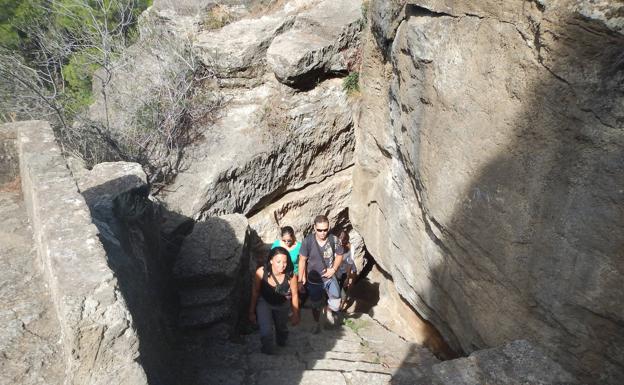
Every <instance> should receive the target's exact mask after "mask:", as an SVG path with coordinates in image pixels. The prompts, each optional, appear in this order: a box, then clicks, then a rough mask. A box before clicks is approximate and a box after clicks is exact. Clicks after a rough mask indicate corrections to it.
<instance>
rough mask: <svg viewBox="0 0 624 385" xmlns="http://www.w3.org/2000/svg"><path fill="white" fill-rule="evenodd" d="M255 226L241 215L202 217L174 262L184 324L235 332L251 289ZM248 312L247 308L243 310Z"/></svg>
mask: <svg viewBox="0 0 624 385" xmlns="http://www.w3.org/2000/svg"><path fill="white" fill-rule="evenodd" d="M248 246H249V226H248V224H247V218H245V217H244V216H243V215H240V214H229V215H223V216H220V217H211V218H208V219H206V220H205V221H201V222H197V223H196V224H195V226H194V228H193V231H192V232H191V233H190V234H189V235H188V236H187V237H186V238H185V239H184V242H183V244H182V248H181V249H180V253H179V255H178V257H177V259H176V261H175V264H174V266H173V277H174V279H175V281H176V286H177V289H178V295H179V300H180V313H179V316H178V325H179V326H181V327H184V328H200V327H201V328H206V327H214V326H215V324H218V323H221V324H222V325H225V326H226V327H225V328H221V329H219V328H217V330H222V331H223V332H224V333H225V335H226V336H227V334H229V333H231V332H233V331H234V327H235V326H236V323H237V322H238V320H239V316H240V314H241V311H242V310H243V309H244V307H245V305H246V304H245V300H244V299H245V298H247V293H249V290H250V286H249V247H248ZM243 314H244V313H243Z"/></svg>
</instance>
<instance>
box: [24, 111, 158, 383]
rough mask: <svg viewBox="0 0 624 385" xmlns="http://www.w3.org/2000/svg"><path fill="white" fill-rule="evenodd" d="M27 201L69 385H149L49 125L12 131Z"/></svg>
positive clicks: (117, 295) (104, 261)
mask: <svg viewBox="0 0 624 385" xmlns="http://www.w3.org/2000/svg"><path fill="white" fill-rule="evenodd" d="M12 127H14V128H15V129H16V130H17V133H18V135H17V148H18V154H19V159H20V174H21V178H22V189H23V192H24V199H25V202H26V205H27V207H28V213H29V217H30V220H31V224H32V228H33V233H34V237H35V244H36V248H37V252H38V255H39V257H40V259H41V263H42V264H43V266H44V270H45V274H46V277H47V279H48V281H49V282H48V283H49V286H50V291H51V293H52V298H53V300H54V304H55V307H56V311H57V315H58V319H59V322H60V325H61V329H62V330H61V332H62V343H63V346H64V349H65V359H66V367H67V373H66V383H67V384H93V385H96V384H97V385H104V384H106V385H112V384H132V385H138V384H146V383H147V379H146V376H145V373H144V371H143V368H142V367H141V365H140V364H139V363H138V362H137V359H138V347H139V341H138V338H137V335H136V332H135V329H134V326H133V320H132V317H131V315H130V313H129V311H128V309H127V306H126V303H125V301H124V299H123V298H122V295H121V293H120V291H119V288H118V283H117V279H116V278H115V276H114V274H113V272H112V271H111V269H110V268H109V266H108V263H107V256H106V253H105V251H104V248H103V247H102V244H101V243H100V240H99V238H98V231H97V229H96V227H95V226H94V225H93V224H92V222H91V216H90V213H89V209H88V208H87V205H86V204H85V200H84V198H83V197H82V196H81V195H80V193H79V192H78V188H77V186H76V183H75V181H74V180H73V179H72V176H71V174H70V172H69V170H68V168H67V164H66V162H65V159H64V158H63V156H62V155H61V152H60V150H59V148H58V147H57V145H56V143H55V140H54V136H53V133H52V130H51V128H50V126H49V124H48V123H46V122H43V121H30V122H21V123H15V124H12Z"/></svg>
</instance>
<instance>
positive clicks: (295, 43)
mask: <svg viewBox="0 0 624 385" xmlns="http://www.w3.org/2000/svg"><path fill="white" fill-rule="evenodd" d="M361 25H362V11H361V2H360V1H329V0H328V1H322V2H321V3H319V4H318V5H317V6H316V7H314V8H312V9H311V10H309V11H304V12H301V13H299V14H298V15H297V17H296V19H295V21H294V24H293V27H292V28H291V29H290V30H289V31H287V32H285V33H283V34H281V35H279V36H277V37H276V38H275V39H274V40H273V42H272V43H271V46H270V47H269V49H268V51H267V62H268V64H269V66H270V67H271V70H273V73H275V77H276V78H277V79H278V80H279V81H280V82H282V83H284V84H289V85H295V86H300V87H309V86H311V85H312V82H314V81H317V80H318V79H319V77H322V76H326V74H328V73H332V72H346V71H348V70H349V69H350V68H349V62H351V64H353V62H354V61H355V56H356V54H357V49H358V44H357V38H358V34H359V32H360V27H361Z"/></svg>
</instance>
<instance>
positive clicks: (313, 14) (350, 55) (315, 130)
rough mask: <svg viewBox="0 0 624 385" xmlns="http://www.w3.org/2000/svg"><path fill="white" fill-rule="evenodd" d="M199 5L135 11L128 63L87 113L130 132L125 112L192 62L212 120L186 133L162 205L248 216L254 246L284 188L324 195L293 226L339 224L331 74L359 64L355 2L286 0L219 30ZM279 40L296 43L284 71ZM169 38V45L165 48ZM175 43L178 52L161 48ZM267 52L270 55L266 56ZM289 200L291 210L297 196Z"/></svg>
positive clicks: (347, 128)
mask: <svg viewBox="0 0 624 385" xmlns="http://www.w3.org/2000/svg"><path fill="white" fill-rule="evenodd" d="M209 3H210V2H206V3H205V4H204V2H198V1H188V2H186V1H185V2H180V4H177V3H176V4H173V2H167V1H158V2H156V3H155V4H154V7H153V8H151V9H150V10H149V11H147V12H146V13H144V14H143V16H142V18H141V31H142V33H141V39H140V44H138V45H137V46H133V47H132V48H131V49H130V51H129V53H128V55H126V57H125V58H124V59H125V60H126V61H127V63H128V65H126V66H123V67H120V69H119V70H118V72H116V73H114V74H113V78H112V80H111V82H110V84H109V85H108V87H109V89H110V93H111V95H110V97H109V98H108V104H109V106H108V107H109V109H108V110H107V109H106V108H105V107H106V106H105V103H104V100H103V98H100V97H98V100H97V101H96V103H95V104H94V106H93V107H92V108H91V118H92V119H93V120H96V121H100V122H109V123H110V125H111V126H112V127H113V130H114V131H115V132H118V133H119V135H118V136H117V137H119V138H123V137H124V135H127V134H132V133H137V132H140V130H141V127H140V124H139V125H137V124H138V123H140V122H138V121H137V119H136V117H137V116H139V117H140V115H141V114H140V113H141V111H142V110H141V108H143V107H141V106H145V105H146V104H145V103H144V102H145V101H146V100H147V101H149V97H148V96H150V95H158V94H159V93H160V92H161V91H162V89H163V87H165V89H166V87H167V82H168V81H170V80H171V79H174V80H175V79H183V78H184V77H185V76H186V75H184V74H185V73H187V71H188V70H189V66H188V64H193V66H195V67H196V68H199V69H201V70H200V71H199V72H197V74H201V75H202V80H201V82H199V83H197V84H196V86H197V88H195V89H194V91H193V92H195V91H199V90H200V89H201V90H200V91H201V93H202V95H205V96H206V97H207V98H208V99H210V100H209V101H208V103H212V102H213V101H214V102H215V105H217V107H216V109H217V111H216V112H215V114H214V119H211V120H210V121H209V122H207V121H201V122H199V123H197V125H195V126H193V130H194V132H197V133H198V135H197V138H195V139H194V140H193V141H192V143H190V144H189V145H188V146H187V147H185V148H184V150H183V151H184V154H185V155H184V159H183V161H182V162H181V164H180V167H179V170H180V172H179V173H178V174H177V175H175V180H174V181H173V183H172V184H171V185H170V186H168V187H167V188H166V189H165V190H164V191H162V193H161V197H162V199H163V200H164V201H165V202H166V204H167V206H168V207H169V208H170V209H171V210H172V211H175V212H177V213H179V214H180V215H182V216H184V217H187V218H193V219H205V218H208V217H210V216H215V215H221V214H227V213H233V212H236V213H242V214H245V215H247V216H248V217H250V218H251V217H252V216H253V217H254V218H253V220H252V222H253V223H258V226H259V228H258V229H257V230H258V231H259V232H261V233H263V234H268V233H271V235H270V239H265V240H264V241H265V242H269V241H271V240H272V239H273V237H274V234H273V233H272V230H273V229H271V230H266V228H268V227H267V226H269V227H271V226H274V225H276V223H275V220H273V219H272V218H270V217H269V216H270V215H272V214H271V213H270V212H269V211H267V210H264V209H265V207H267V206H269V205H271V204H272V203H276V202H278V201H281V199H282V198H284V197H286V196H288V195H289V194H291V193H299V195H300V196H305V195H309V194H307V193H306V192H305V190H306V189H307V188H308V187H310V188H312V189H313V190H315V192H314V193H313V194H316V196H322V195H323V193H322V191H327V194H330V195H331V198H332V199H329V197H328V198H327V199H323V200H320V199H318V200H315V201H312V200H307V201H306V202H305V205H306V207H305V208H303V209H302V210H303V211H301V214H302V215H306V216H309V217H306V218H303V217H299V216H295V215H294V214H292V215H290V216H289V218H293V220H294V221H296V222H297V224H295V226H297V228H296V230H297V231H298V232H303V231H305V230H307V229H308V228H309V227H310V222H311V220H312V218H313V217H314V216H315V215H318V214H330V215H331V216H332V217H333V218H338V213H340V212H343V211H344V210H345V209H346V207H347V205H348V202H347V200H346V197H347V195H348V194H349V191H350V186H349V183H345V182H344V181H343V182H340V183H335V182H334V179H333V178H334V176H336V175H337V174H338V173H341V172H343V171H345V170H347V169H348V168H349V167H351V166H352V165H353V155H352V154H353V148H354V145H355V143H354V136H353V119H352V108H351V105H352V103H351V102H349V100H348V99H347V96H346V94H345V92H344V91H343V89H342V88H343V87H342V79H340V78H337V77H340V76H344V75H346V74H347V73H348V71H350V70H351V69H352V68H353V67H354V66H355V63H356V62H357V61H358V60H359V56H358V55H359V31H360V29H361V25H362V21H361V20H362V11H361V1H359V0H357V1H356V0H349V1H341V2H327V1H316V0H293V1H289V2H286V3H285V4H283V5H280V6H279V7H277V6H274V7H273V8H271V9H269V10H267V11H265V14H261V13H260V14H259V13H253V12H252V11H249V12H248V14H247V16H246V17H245V18H242V19H240V20H236V21H233V22H231V23H229V24H227V25H225V26H223V27H221V28H218V29H208V28H207V27H205V23H204V21H205V20H206V17H209V14H208V13H207V11H201V9H204V10H208V9H209V8H210V7H211V6H212V5H211V4H209ZM252 3H254V2H244V1H243V2H237V1H233V2H226V3H224V4H225V6H230V5H231V6H241V7H251V6H253V4H252ZM249 9H250V10H251V8H249ZM197 10H199V11H197ZM203 20H204V21H203ZM291 32H292V33H293V34H295V35H296V34H304V35H305V36H308V35H310V36H312V35H314V36H316V37H317V38H318V39H321V40H323V43H322V44H320V45H318V46H315V47H316V48H313V47H310V46H309V42H310V41H309V40H308V39H307V37H306V38H305V39H304V40H303V41H302V40H301V39H298V38H297V39H294V38H293V36H292V35H290V34H291ZM289 36H290V37H289ZM293 39H294V40H293ZM286 40H288V41H293V42H295V41H296V44H297V46H298V47H299V48H298V51H297V52H298V53H297V55H299V59H297V60H296V61H295V62H292V63H291V64H293V65H294V67H288V66H286V67H288V68H286V67H284V66H282V64H280V66H281V67H280V68H283V69H284V71H285V72H284V71H283V73H282V72H280V71H281V70H280V69H277V67H275V65H276V63H277V61H280V60H281V59H279V60H278V59H276V58H277V56H280V55H281V56H280V57H282V56H283V50H282V49H280V48H279V44H280V43H279V42H280V41H282V42H283V41H286ZM169 41H171V42H176V41H177V42H179V44H178V45H176V44H173V46H171V44H170V43H167V44H164V43H166V42H169ZM303 43H305V44H303ZM185 44H189V50H188V51H187V50H182V49H179V50H178V51H179V52H177V51H176V50H172V47H173V48H175V47H183V46H184V45H185ZM302 44H303V45H302ZM162 47H164V48H162ZM271 47H273V48H271ZM165 48H167V49H165ZM269 48H271V49H272V52H274V53H275V55H277V56H275V55H273V56H271V55H269V54H268V53H267V51H268V50H269ZM176 52H177V53H176ZM293 52H294V51H293ZM293 52H290V51H289V55H290V56H291V57H294V56H292V54H293ZM172 53H173V54H172ZM189 53H190V58H189V57H187V54H189ZM161 56H162V57H161ZM269 56H271V57H272V58H273V59H270V58H269ZM282 58H283V57H282ZM182 59H185V60H187V62H185V60H182ZM274 59H275V60H274ZM276 60H277V61H276ZM289 60H290V57H289ZM309 60H312V61H313V63H312V62H309ZM269 63H273V64H269ZM198 76H199V75H198ZM312 78H313V79H315V81H314V82H313V84H307V85H306V86H305V87H302V85H303V84H302V83H300V82H299V81H300V80H302V79H305V80H306V81H307V80H309V79H312ZM286 79H290V80H286ZM282 82H284V83H286V84H284V83H282ZM135 83H136V84H135ZM291 86H292V87H291ZM295 86H296V87H295ZM98 87H99V88H98ZM98 90H101V85H100V86H98V85H96V91H98ZM94 94H95V95H100V94H101V92H94ZM194 100H195V99H194ZM116 106H120V107H119V108H117V107H116ZM107 112H108V115H109V116H108V117H107V115H106V113H107ZM193 124H195V123H193ZM159 154H160V153H159ZM161 159H169V158H167V157H161ZM170 160H171V159H169V161H170ZM345 180H346V179H345ZM337 187H340V188H341V189H342V190H340V191H338V190H336V188H337ZM311 194H312V193H311ZM287 199H290V198H287ZM294 199H295V200H299V203H297V206H298V207H302V205H303V202H301V199H300V198H294ZM327 202H328V203H327ZM282 211H283V210H282ZM285 213H286V212H285V211H283V212H282V214H285ZM304 213H305V214H304ZM287 221H290V219H287ZM267 224H270V225H267ZM288 224H290V225H292V224H291V223H286V222H280V223H279V224H277V225H278V226H279V225H288ZM299 226H305V227H301V228H300V227H299ZM261 227H265V229H263V228H261Z"/></svg>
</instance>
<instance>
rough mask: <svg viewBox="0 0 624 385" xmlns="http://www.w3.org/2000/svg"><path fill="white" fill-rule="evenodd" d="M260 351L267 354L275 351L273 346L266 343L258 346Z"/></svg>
mask: <svg viewBox="0 0 624 385" xmlns="http://www.w3.org/2000/svg"><path fill="white" fill-rule="evenodd" d="M260 351H261V352H262V353H264V354H267V355H273V354H275V351H274V349H273V347H271V346H266V345H263V346H262V347H261V348H260Z"/></svg>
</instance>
